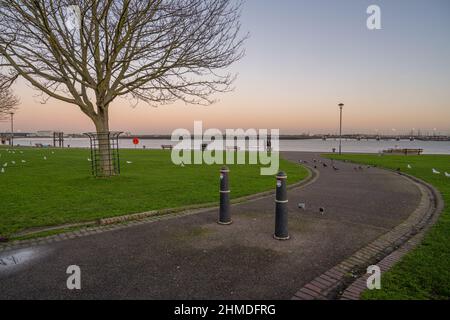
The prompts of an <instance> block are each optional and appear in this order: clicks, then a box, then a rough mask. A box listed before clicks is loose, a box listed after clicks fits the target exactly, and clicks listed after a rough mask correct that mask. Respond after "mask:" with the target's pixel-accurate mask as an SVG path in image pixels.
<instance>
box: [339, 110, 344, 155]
mask: <svg viewBox="0 0 450 320" xmlns="http://www.w3.org/2000/svg"><path fill="white" fill-rule="evenodd" d="M342 109H344V104H343V103H340V104H339V110H340V121H339V155H341V154H342Z"/></svg>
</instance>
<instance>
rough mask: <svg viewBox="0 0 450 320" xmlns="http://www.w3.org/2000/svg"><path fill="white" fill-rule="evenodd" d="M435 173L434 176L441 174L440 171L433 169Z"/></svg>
mask: <svg viewBox="0 0 450 320" xmlns="http://www.w3.org/2000/svg"><path fill="white" fill-rule="evenodd" d="M433 173H434V174H441V173H440V172H439V171H437V170H436V169H434V168H433Z"/></svg>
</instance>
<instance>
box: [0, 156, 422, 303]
mask: <svg viewBox="0 0 450 320" xmlns="http://www.w3.org/2000/svg"><path fill="white" fill-rule="evenodd" d="M283 156H284V157H285V158H287V159H289V160H292V161H296V162H298V161H299V160H307V161H308V162H309V164H310V165H314V163H313V159H315V158H316V159H319V155H317V154H312V153H285V154H284V155H283ZM324 161H325V162H326V163H328V167H327V168H325V167H323V166H322V165H318V168H317V171H318V172H319V173H320V174H319V176H318V178H317V180H316V181H315V182H314V183H311V184H309V185H307V186H305V187H300V188H297V189H292V190H290V191H289V193H288V196H289V201H290V202H289V214H290V217H289V227H290V233H291V237H292V239H291V240H290V241H286V242H280V241H276V240H274V239H273V238H272V235H273V231H274V198H273V197H266V198H264V199H259V200H256V201H251V202H247V203H243V204H239V205H235V206H233V208H232V210H233V220H234V224H232V225H231V226H220V225H218V224H217V223H216V220H217V215H218V213H217V210H216V209H214V210H209V211H208V210H207V211H205V212H203V213H199V214H196V215H187V216H182V217H178V218H174V219H168V220H161V221H156V222H152V223H145V224H140V225H134V226H130V227H126V228H122V229H119V230H112V231H106V232H101V233H98V234H92V235H87V236H82V237H77V238H74V239H69V240H66V241H60V242H56V243H51V244H47V245H39V246H35V247H31V248H25V249H20V250H19V251H9V252H0V258H3V259H11V257H12V256H14V257H16V258H17V259H18V260H20V259H21V258H22V259H23V260H22V262H21V263H19V264H17V265H10V266H3V265H1V264H0V299H92V298H97V299H291V297H292V296H293V295H294V294H296V292H297V291H298V290H299V288H301V287H302V286H304V285H305V284H307V283H308V282H310V281H311V280H312V279H314V278H315V277H317V276H319V275H321V274H322V273H323V272H325V271H327V270H328V269H330V268H332V267H333V266H335V265H336V264H338V263H339V262H340V261H342V260H344V259H345V258H347V257H349V256H350V255H352V254H353V253H355V252H356V251H358V250H359V249H360V248H362V247H364V246H365V245H367V244H368V243H370V242H372V241H374V240H375V239H377V238H378V237H380V236H381V235H383V234H385V233H387V232H388V231H389V230H391V229H392V228H394V227H395V226H397V225H399V224H400V223H402V222H403V221H404V220H405V219H407V218H408V217H409V215H410V214H411V213H412V212H413V211H414V210H415V209H416V207H417V206H418V205H419V203H420V200H421V193H420V191H419V189H418V187H417V186H416V185H415V184H413V183H412V182H410V181H409V180H407V179H406V178H404V177H401V176H399V175H396V174H393V173H390V172H387V171H383V170H380V169H376V168H370V169H369V168H367V167H364V169H363V170H355V169H354V168H355V165H352V164H347V163H336V166H337V167H338V168H339V170H338V171H335V170H333V169H332V168H331V161H330V160H324ZM231 179H232V173H231ZM274 187H275V182H274ZM300 202H305V203H306V206H307V207H306V210H300V209H298V203H300ZM320 207H323V208H325V212H324V214H323V215H322V214H320V213H319V208H320ZM8 257H9V258H8ZM4 261H6V260H4ZM70 265H78V266H79V267H80V268H81V285H82V290H81V291H69V290H68V289H67V287H66V280H67V277H68V275H67V274H66V269H67V267H68V266H70Z"/></svg>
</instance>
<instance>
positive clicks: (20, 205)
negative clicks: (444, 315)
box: [0, 148, 307, 237]
mask: <svg viewBox="0 0 450 320" xmlns="http://www.w3.org/2000/svg"><path fill="white" fill-rule="evenodd" d="M120 155H121V160H122V161H121V164H122V173H121V175H120V176H117V177H113V178H109V179H96V178H93V177H92V176H91V172H90V165H91V164H90V162H88V158H89V157H90V151H89V150H85V149H31V148H18V149H14V150H10V149H6V148H0V168H3V169H4V172H3V173H0V188H1V189H0V204H1V205H0V235H2V236H8V237H9V236H11V235H12V234H14V233H17V232H18V231H20V230H29V229H37V230H39V227H44V226H46V227H47V226H58V225H64V224H72V223H78V222H87V221H93V220H96V219H100V218H107V217H115V216H120V215H125V214H133V213H140V212H146V211H153V210H161V209H167V208H178V207H184V206H191V205H201V204H206V203H212V202H217V201H218V199H219V193H218V184H219V169H220V167H221V166H219V165H212V166H207V165H187V166H185V167H181V166H176V165H174V164H173V163H172V161H171V153H170V152H166V151H151V150H121V152H120ZM5 164H7V165H6V166H5V167H4V165H5ZM280 169H282V170H284V171H286V172H287V173H288V175H289V183H296V182H299V181H300V180H302V179H304V178H305V177H306V176H307V170H306V169H305V168H303V167H300V166H298V165H296V164H294V163H291V162H288V161H285V160H283V159H281V160H280ZM230 170H231V173H230V185H231V190H232V198H233V199H236V198H240V197H243V196H248V195H252V194H255V193H259V192H263V191H267V190H271V189H272V188H274V185H275V184H274V177H273V176H261V175H260V166H258V165H231V166H230Z"/></svg>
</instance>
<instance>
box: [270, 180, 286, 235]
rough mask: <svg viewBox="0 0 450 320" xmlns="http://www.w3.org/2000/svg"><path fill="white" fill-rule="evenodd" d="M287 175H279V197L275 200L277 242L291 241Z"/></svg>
mask: <svg viewBox="0 0 450 320" xmlns="http://www.w3.org/2000/svg"><path fill="white" fill-rule="evenodd" d="M286 180H287V175H286V173H284V172H282V171H281V172H280V173H278V175H277V195H276V200H275V208H276V209H275V234H274V236H273V237H274V238H275V239H277V240H289V239H290V236H289V231H288V207H287V206H288V202H289V201H288V199H287V188H286V182H287V181H286Z"/></svg>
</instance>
